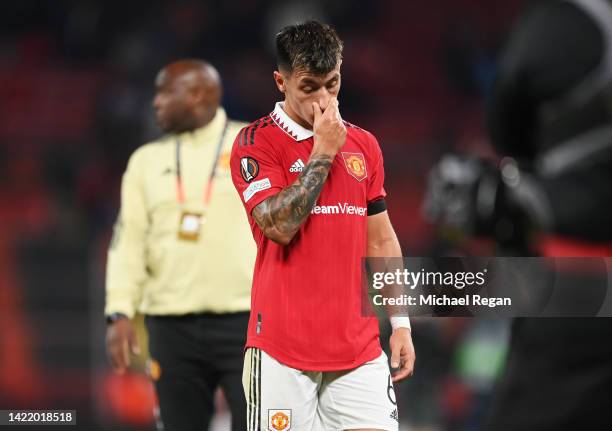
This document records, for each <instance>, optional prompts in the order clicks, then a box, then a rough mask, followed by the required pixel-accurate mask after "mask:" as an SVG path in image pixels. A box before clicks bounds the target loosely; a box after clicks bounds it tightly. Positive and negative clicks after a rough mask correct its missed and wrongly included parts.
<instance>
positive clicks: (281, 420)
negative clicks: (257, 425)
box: [268, 410, 291, 431]
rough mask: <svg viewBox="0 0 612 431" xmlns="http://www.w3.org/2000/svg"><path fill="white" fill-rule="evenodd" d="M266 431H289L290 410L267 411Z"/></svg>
mask: <svg viewBox="0 0 612 431" xmlns="http://www.w3.org/2000/svg"><path fill="white" fill-rule="evenodd" d="M268 429H269V430H270V431H289V430H290V429H291V410H268Z"/></svg>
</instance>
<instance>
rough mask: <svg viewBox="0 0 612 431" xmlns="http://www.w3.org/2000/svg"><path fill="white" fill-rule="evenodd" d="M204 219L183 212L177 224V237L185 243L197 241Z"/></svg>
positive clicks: (200, 215)
mask: <svg viewBox="0 0 612 431" xmlns="http://www.w3.org/2000/svg"><path fill="white" fill-rule="evenodd" d="M203 221H204V218H203V217H202V214H199V213H195V212H186V211H183V213H182V214H181V221H180V223H179V231H178V237H179V239H182V240H185V241H197V239H198V238H199V237H200V228H201V227H202V223H203Z"/></svg>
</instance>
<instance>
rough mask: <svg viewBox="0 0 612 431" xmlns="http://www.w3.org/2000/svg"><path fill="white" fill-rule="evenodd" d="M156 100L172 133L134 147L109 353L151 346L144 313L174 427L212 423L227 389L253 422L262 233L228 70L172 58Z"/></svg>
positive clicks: (125, 361) (113, 259)
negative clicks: (252, 348)
mask: <svg viewBox="0 0 612 431" xmlns="http://www.w3.org/2000/svg"><path fill="white" fill-rule="evenodd" d="M155 86H156V94H155V98H154V100H153V106H154V108H155V111H156V118H157V121H158V123H159V125H160V128H161V129H162V130H164V131H165V132H167V133H168V134H167V135H165V136H164V137H162V138H160V139H159V140H156V141H154V142H151V143H149V144H147V145H144V146H142V147H141V148H139V149H138V150H136V152H135V153H134V154H133V155H132V157H131V158H130V161H129V163H128V167H127V170H126V172H125V174H124V176H123V185H122V191H121V210H120V213H119V218H118V221H117V223H116V225H115V232H114V235H113V239H112V240H111V245H110V249H109V255H108V266H107V277H106V316H107V322H108V329H107V335H106V344H107V351H108V355H109V358H110V361H111V363H112V366H113V368H114V369H115V370H116V371H118V372H119V373H123V372H125V371H126V369H127V367H129V365H130V351H131V352H132V353H133V354H139V353H140V347H139V344H138V341H137V337H136V332H135V329H134V326H133V324H132V321H131V319H132V318H133V317H134V314H135V312H137V311H138V312H142V313H144V314H145V316H146V317H145V322H146V327H147V331H148V340H149V352H150V355H151V359H150V360H149V365H148V370H149V375H150V376H151V377H152V379H153V380H154V382H155V387H156V390H157V396H158V399H159V405H160V412H161V421H162V423H163V429H164V430H165V431H179V430H180V431H183V430H193V431H196V430H197V431H202V430H205V429H207V428H208V426H209V424H210V420H211V418H212V416H213V413H214V394H215V389H216V388H217V386H220V387H221V388H223V392H224V394H225V397H226V399H227V401H228V403H229V406H230V409H231V412H232V429H233V430H234V431H238V430H240V431H243V430H245V429H246V402H245V398H244V395H243V393H242V383H241V381H242V352H243V348H244V345H245V341H246V329H247V325H248V318H249V312H248V309H249V304H250V288H251V282H252V270H253V264H254V256H255V254H254V251H255V250H254V243H253V241H252V238H251V234H250V231H249V228H248V222H247V220H246V218H245V216H244V212H243V211H242V208H241V202H240V200H239V199H238V197H237V196H236V194H235V192H234V190H233V186H232V182H231V176H230V171H229V158H228V156H229V152H230V151H231V145H232V143H233V139H234V137H235V136H236V134H237V133H238V131H239V130H240V129H241V128H242V127H244V125H245V124H243V123H239V122H236V121H233V120H229V119H228V118H227V115H226V113H225V110H224V109H223V108H221V107H220V106H219V103H220V101H221V80H220V77H219V74H218V72H217V70H216V69H215V68H214V67H213V66H211V65H210V64H209V63H206V62H203V61H199V60H180V61H177V62H174V63H171V64H169V65H167V66H166V67H164V68H163V69H162V70H161V71H160V72H159V74H158V75H157V79H156V82H155Z"/></svg>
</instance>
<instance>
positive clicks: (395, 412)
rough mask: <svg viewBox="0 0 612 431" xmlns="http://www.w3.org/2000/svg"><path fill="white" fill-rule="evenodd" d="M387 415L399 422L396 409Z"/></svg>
mask: <svg viewBox="0 0 612 431" xmlns="http://www.w3.org/2000/svg"><path fill="white" fill-rule="evenodd" d="M389 417H390V418H391V419H395V420H396V421H398V422H399V415H398V414H397V409H395V410H393V411H392V412H391V414H390V415H389Z"/></svg>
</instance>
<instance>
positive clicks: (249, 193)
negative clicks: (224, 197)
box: [242, 178, 272, 203]
mask: <svg viewBox="0 0 612 431" xmlns="http://www.w3.org/2000/svg"><path fill="white" fill-rule="evenodd" d="M271 187H272V184H271V183H270V179H269V178H264V179H263V180H259V181H255V182H253V183H251V184H249V186H248V187H247V188H246V189H245V190H244V191H243V192H242V196H243V197H244V202H245V203H247V202H248V201H249V200H250V199H251V198H252V197H253V196H255V194H256V193H259V192H260V191H262V190H266V189H269V188H271Z"/></svg>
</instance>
